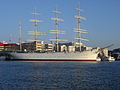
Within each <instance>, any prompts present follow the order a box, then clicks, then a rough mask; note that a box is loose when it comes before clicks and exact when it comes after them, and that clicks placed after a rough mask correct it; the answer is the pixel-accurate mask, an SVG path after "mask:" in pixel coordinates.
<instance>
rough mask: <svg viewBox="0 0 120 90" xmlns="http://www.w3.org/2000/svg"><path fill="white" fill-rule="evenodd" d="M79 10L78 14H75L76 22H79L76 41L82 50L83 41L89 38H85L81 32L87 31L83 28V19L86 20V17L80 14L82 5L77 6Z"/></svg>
mask: <svg viewBox="0 0 120 90" xmlns="http://www.w3.org/2000/svg"><path fill="white" fill-rule="evenodd" d="M76 10H77V15H76V16H75V18H76V19H77V20H76V22H77V28H76V29H75V32H76V38H75V39H76V42H77V43H78V44H79V51H81V41H82V40H85V41H88V40H87V39H83V38H81V33H87V32H86V30H83V29H81V27H80V26H81V25H80V23H81V20H86V18H84V17H82V16H80V11H81V9H80V5H78V7H77V8H76Z"/></svg>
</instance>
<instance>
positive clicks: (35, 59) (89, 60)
mask: <svg viewBox="0 0 120 90" xmlns="http://www.w3.org/2000/svg"><path fill="white" fill-rule="evenodd" d="M11 61H73V62H74V61H89V62H93V61H94V62H95V61H97V60H91V59H90V60H89V59H88V60H76V59H75V60H74V59H71V60H68V59H13V60H11Z"/></svg>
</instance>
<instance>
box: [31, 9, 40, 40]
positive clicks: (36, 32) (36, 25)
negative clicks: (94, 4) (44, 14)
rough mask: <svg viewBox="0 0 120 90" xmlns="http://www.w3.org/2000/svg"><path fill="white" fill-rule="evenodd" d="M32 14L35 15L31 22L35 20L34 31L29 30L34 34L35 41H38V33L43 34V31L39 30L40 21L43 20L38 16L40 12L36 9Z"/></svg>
mask: <svg viewBox="0 0 120 90" xmlns="http://www.w3.org/2000/svg"><path fill="white" fill-rule="evenodd" d="M32 14H33V16H34V17H33V19H31V20H30V22H33V25H34V31H29V33H30V34H32V35H34V40H33V41H37V40H38V35H41V32H38V23H40V22H42V20H38V19H37V16H38V15H39V13H37V12H36V9H34V12H33V13H32Z"/></svg>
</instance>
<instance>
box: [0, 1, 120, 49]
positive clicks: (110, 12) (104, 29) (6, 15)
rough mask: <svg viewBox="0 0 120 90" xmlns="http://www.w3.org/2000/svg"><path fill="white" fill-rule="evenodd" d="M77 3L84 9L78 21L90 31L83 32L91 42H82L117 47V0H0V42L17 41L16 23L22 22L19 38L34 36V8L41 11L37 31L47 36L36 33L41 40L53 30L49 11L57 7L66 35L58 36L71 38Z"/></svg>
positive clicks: (119, 42) (119, 7) (119, 25)
mask: <svg viewBox="0 0 120 90" xmlns="http://www.w3.org/2000/svg"><path fill="white" fill-rule="evenodd" d="M79 2H80V8H81V9H83V11H82V12H81V16H84V17H86V18H87V20H85V21H81V28H82V29H86V30H87V31H88V32H89V33H88V34H82V37H83V38H87V39H89V40H90V42H83V43H85V44H86V45H87V46H92V47H97V46H98V47H105V46H107V45H110V44H114V47H113V48H118V47H120V39H119V38H120V35H119V33H120V11H119V10H120V0H1V2H0V11H1V14H0V31H1V32H0V41H10V40H12V41H15V42H18V40H19V22H21V23H22V38H23V40H30V39H32V38H33V36H31V35H29V34H28V31H32V30H33V24H32V23H31V22H30V19H31V18H33V16H32V12H33V10H34V8H36V10H37V12H39V13H40V15H39V17H38V18H39V19H40V20H42V21H43V22H42V23H39V31H40V32H46V33H47V35H46V36H39V39H40V40H47V41H48V39H50V37H51V35H50V33H49V30H51V29H54V25H53V23H54V21H52V20H51V18H52V17H54V14H53V13H52V11H53V10H55V8H56V6H57V8H58V10H60V11H61V12H62V13H61V14H60V15H59V17H60V18H62V19H64V22H62V23H61V22H60V30H65V32H66V34H65V35H61V37H60V38H61V39H67V40H68V41H74V38H75V33H74V32H73V29H74V28H76V19H75V18H74V16H75V15H76V14H77V12H76V10H75V8H77V5H78V3H79Z"/></svg>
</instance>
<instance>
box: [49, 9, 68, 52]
mask: <svg viewBox="0 0 120 90" xmlns="http://www.w3.org/2000/svg"><path fill="white" fill-rule="evenodd" d="M53 13H54V14H55V17H54V18H51V19H52V20H53V21H55V22H54V25H55V30H50V31H51V32H50V33H51V34H55V38H54V39H50V40H51V41H55V45H56V51H57V52H58V51H59V45H58V44H59V41H66V40H62V39H59V34H64V31H62V30H59V21H61V22H63V21H64V20H63V19H60V18H59V17H58V14H60V13H61V12H60V11H58V9H57V8H56V10H55V11H53Z"/></svg>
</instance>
